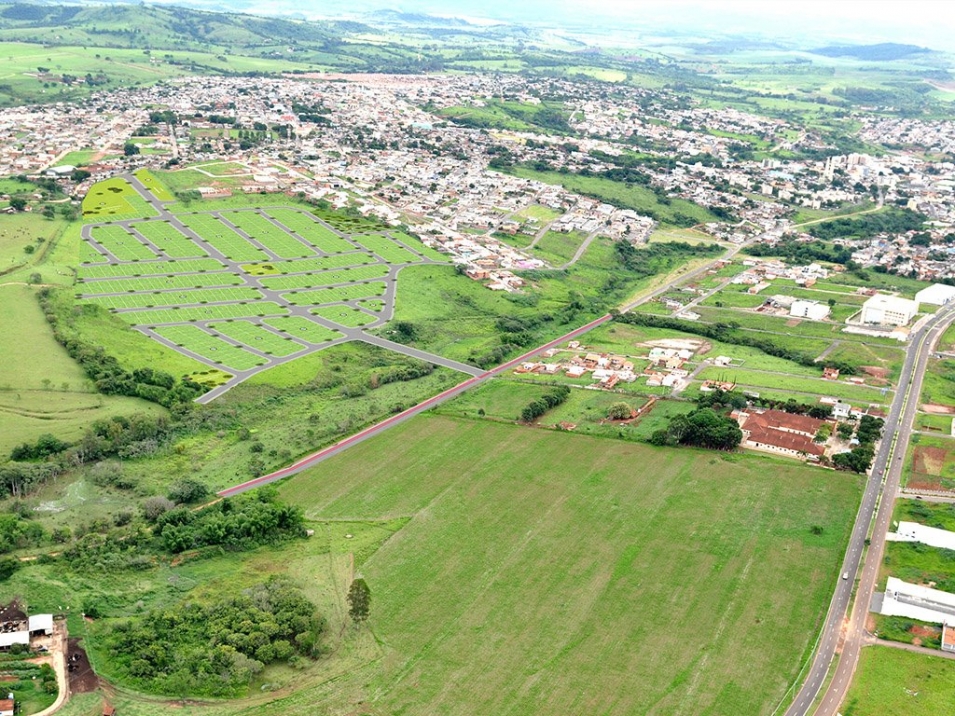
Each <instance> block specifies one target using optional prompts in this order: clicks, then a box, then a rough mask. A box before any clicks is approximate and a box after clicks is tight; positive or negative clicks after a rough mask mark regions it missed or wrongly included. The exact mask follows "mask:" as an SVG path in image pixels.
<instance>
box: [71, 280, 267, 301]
mask: <svg viewBox="0 0 955 716" xmlns="http://www.w3.org/2000/svg"><path fill="white" fill-rule="evenodd" d="M133 280H134V281H135V280H136V279H133ZM260 298H262V293H261V292H260V291H258V290H256V289H254V288H249V287H247V286H232V287H229V288H194V289H183V290H180V291H162V292H153V293H127V294H123V295H120V296H93V297H91V298H85V299H83V300H85V301H92V302H94V303H97V304H99V305H100V306H105V307H106V308H152V307H154V306H156V307H159V306H185V305H188V304H197V303H216V302H219V301H257V300H258V299H260Z"/></svg>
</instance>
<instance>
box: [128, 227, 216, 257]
mask: <svg viewBox="0 0 955 716" xmlns="http://www.w3.org/2000/svg"><path fill="white" fill-rule="evenodd" d="M132 228H133V229H134V230H135V231H137V232H138V233H139V234H141V235H142V236H143V237H145V238H146V239H147V240H149V241H150V242H151V243H152V244H153V245H154V246H155V247H156V248H158V249H159V250H160V251H162V252H164V253H165V254H166V256H168V257H169V258H172V259H188V258H195V257H201V256H207V255H208V254H207V253H206V250H205V249H203V248H201V247H200V246H199V245H198V244H197V243H196V242H195V241H193V240H192V239H190V238H189V237H188V236H186V235H185V234H181V233H179V231H178V230H177V229H176V228H175V227H174V226H172V225H171V224H169V223H168V222H166V221H141V222H137V223H136V224H133V225H132Z"/></svg>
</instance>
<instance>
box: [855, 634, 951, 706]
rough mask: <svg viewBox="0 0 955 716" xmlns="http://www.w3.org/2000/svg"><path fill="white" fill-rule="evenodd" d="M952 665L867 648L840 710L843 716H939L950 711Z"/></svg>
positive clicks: (886, 649)
mask: <svg viewBox="0 0 955 716" xmlns="http://www.w3.org/2000/svg"><path fill="white" fill-rule="evenodd" d="M953 692H955V662H953V661H951V660H950V659H944V658H942V657H940V656H926V655H924V654H912V653H909V652H907V651H901V650H900V649H893V648H890V647H884V646H870V647H866V648H865V649H863V650H862V653H861V654H860V656H859V666H858V668H857V670H856V673H855V678H854V679H853V680H852V685H851V686H850V687H849V693H848V695H847V696H846V700H845V702H844V703H843V705H842V707H841V708H840V711H841V713H842V714H843V716H938V715H939V714H944V713H946V712H948V711H950V710H951V705H952V693H953Z"/></svg>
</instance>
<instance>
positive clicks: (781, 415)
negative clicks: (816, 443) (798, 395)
mask: <svg viewBox="0 0 955 716" xmlns="http://www.w3.org/2000/svg"><path fill="white" fill-rule="evenodd" d="M822 423H823V421H822V420H816V418H810V417H809V416H808V415H794V414H793V413H787V412H785V411H783V410H764V411H762V412H761V413H751V414H750V416H749V418H748V419H747V420H746V423H745V425H744V427H745V428H746V430H750V431H752V430H756V429H759V428H762V429H764V430H774V431H780V430H795V431H797V432H800V433H805V434H806V435H811V436H812V437H815V436H816V433H818V432H819V428H820V427H821V426H822Z"/></svg>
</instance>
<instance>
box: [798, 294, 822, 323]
mask: <svg viewBox="0 0 955 716" xmlns="http://www.w3.org/2000/svg"><path fill="white" fill-rule="evenodd" d="M789 315H790V316H793V317H794V318H810V319H812V320H813V321H821V320H822V319H823V318H825V317H826V316H828V315H829V305H828V304H825V303H820V302H819V301H806V300H804V299H801V298H797V299H796V300H795V301H793V305H792V306H790V307H789Z"/></svg>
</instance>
